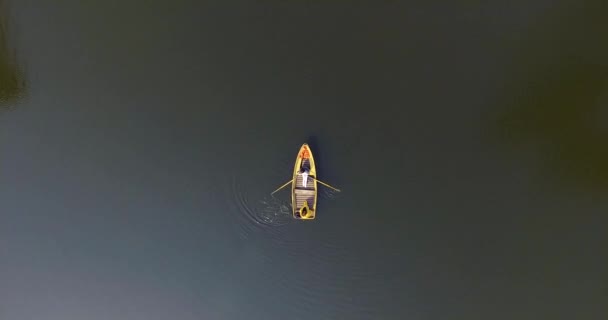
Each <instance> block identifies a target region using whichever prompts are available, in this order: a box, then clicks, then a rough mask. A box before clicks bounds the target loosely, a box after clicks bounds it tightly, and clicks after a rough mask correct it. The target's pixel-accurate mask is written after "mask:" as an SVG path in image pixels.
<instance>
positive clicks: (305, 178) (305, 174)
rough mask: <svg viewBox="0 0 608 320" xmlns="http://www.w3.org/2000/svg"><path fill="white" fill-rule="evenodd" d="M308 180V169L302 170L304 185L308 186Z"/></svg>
mask: <svg viewBox="0 0 608 320" xmlns="http://www.w3.org/2000/svg"><path fill="white" fill-rule="evenodd" d="M307 181H308V169H307V170H304V171H303V172H302V185H303V186H304V188H306V182H307Z"/></svg>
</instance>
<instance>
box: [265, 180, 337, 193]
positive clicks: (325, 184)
mask: <svg viewBox="0 0 608 320" xmlns="http://www.w3.org/2000/svg"><path fill="white" fill-rule="evenodd" d="M308 177H309V178H311V179H314V180H317V182H318V183H320V184H322V185H324V186H326V187H328V188H330V189H332V190H334V191H338V192H340V189H338V188H334V187H332V186H330V185H329V184H327V183H325V182H323V181H321V180H319V179H316V178H313V177H311V176H308ZM292 182H293V179H291V180H289V181H287V183H285V184H284V185H282V186H280V187H279V188H278V189H276V190H275V191H273V192H272V193H271V195H273V194H275V192H277V191H279V190H281V189H283V188H285V187H287V186H288V185H289V184H290V183H292Z"/></svg>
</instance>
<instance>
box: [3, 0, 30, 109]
mask: <svg viewBox="0 0 608 320" xmlns="http://www.w3.org/2000/svg"><path fill="white" fill-rule="evenodd" d="M26 89H27V87H26V82H25V79H24V73H23V70H22V69H20V67H19V64H18V61H17V57H16V53H15V49H14V48H13V47H12V45H11V41H10V32H9V21H8V7H7V4H6V3H5V1H4V0H0V105H1V106H8V105H12V104H13V103H15V102H16V101H17V100H19V99H20V98H21V97H23V96H24V95H25V92H26Z"/></svg>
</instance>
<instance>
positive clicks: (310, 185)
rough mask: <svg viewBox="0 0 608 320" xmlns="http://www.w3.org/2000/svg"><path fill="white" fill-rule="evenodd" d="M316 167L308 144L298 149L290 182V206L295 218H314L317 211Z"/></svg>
mask: <svg viewBox="0 0 608 320" xmlns="http://www.w3.org/2000/svg"><path fill="white" fill-rule="evenodd" d="M316 177H317V169H316V167H315V159H314V158H313V157H312V151H311V150H310V147H308V144H306V143H305V144H303V145H302V147H300V151H298V157H297V158H296V164H295V166H294V168H293V180H292V182H293V183H292V184H291V207H292V208H293V217H294V218H296V219H307V220H308V219H314V218H315V213H316V212H317V180H316V179H315V178H316Z"/></svg>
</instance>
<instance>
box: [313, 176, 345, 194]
mask: <svg viewBox="0 0 608 320" xmlns="http://www.w3.org/2000/svg"><path fill="white" fill-rule="evenodd" d="M311 178H313V177H311ZM313 179H315V180H317V182H318V183H320V184H322V185H324V186H326V187H328V188H330V189H333V190H335V191H338V192H340V189H338V188H334V187H332V186H330V185H328V184H327V183H325V182H323V181H321V180H319V179H317V178H313Z"/></svg>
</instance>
